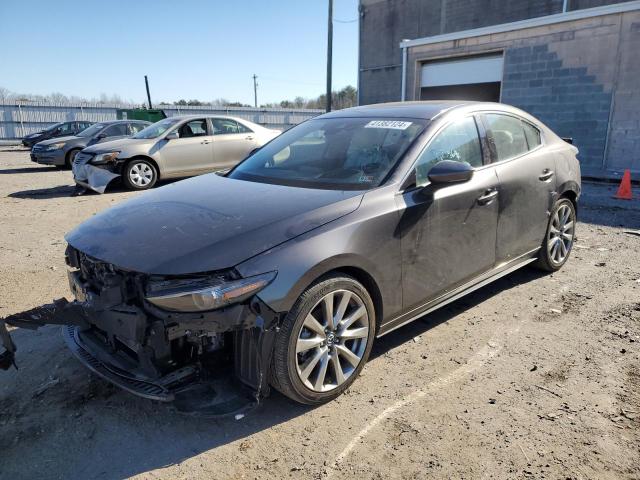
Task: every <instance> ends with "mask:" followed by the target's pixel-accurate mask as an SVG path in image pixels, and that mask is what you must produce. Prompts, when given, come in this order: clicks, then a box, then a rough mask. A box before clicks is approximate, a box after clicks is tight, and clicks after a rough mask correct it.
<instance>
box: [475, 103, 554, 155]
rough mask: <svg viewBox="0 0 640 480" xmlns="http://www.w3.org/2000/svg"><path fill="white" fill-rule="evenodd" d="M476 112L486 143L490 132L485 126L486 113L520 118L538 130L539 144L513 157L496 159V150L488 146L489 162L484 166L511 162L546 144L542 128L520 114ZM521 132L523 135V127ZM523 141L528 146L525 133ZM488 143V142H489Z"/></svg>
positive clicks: (488, 111)
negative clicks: (482, 126) (484, 131)
mask: <svg viewBox="0 0 640 480" xmlns="http://www.w3.org/2000/svg"><path fill="white" fill-rule="evenodd" d="M476 113H477V114H478V116H479V117H480V118H481V120H482V123H483V125H484V128H485V130H486V132H487V143H488V144H489V139H490V135H489V132H491V129H490V128H489V127H488V126H487V120H486V118H485V116H486V114H496V115H503V116H507V117H513V118H515V119H517V120H520V122H526V123H528V124H529V125H531V126H532V127H534V128H535V129H536V130H538V132H540V145H538V146H537V147H536V148H534V149H532V150H527V151H526V152H523V153H521V154H519V155H516V156H515V157H511V158H505V159H504V160H497V156H496V155H497V152H495V151H494V149H493V148H491V147H490V148H489V151H490V154H491V162H490V163H489V164H488V165H486V166H493V165H502V164H503V163H507V162H511V161H513V160H517V159H519V158H522V157H524V156H525V155H529V154H530V153H532V152H535V151H537V150H539V149H541V148H542V147H544V146H545V145H546V143H545V138H544V135H543V133H542V130H541V129H540V128H538V127H537V126H536V125H534V124H533V123H531V122H530V121H528V120H525V119H524V118H522V117H521V116H520V115H517V114H515V113H511V112H503V111H500V110H481V111H479V112H476ZM522 134H523V135H524V129H523V131H522ZM525 142H526V143H527V148H529V141H528V140H527V137H526V135H525ZM489 145H490V144H489Z"/></svg>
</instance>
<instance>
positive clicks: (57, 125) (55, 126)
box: [43, 122, 64, 132]
mask: <svg viewBox="0 0 640 480" xmlns="http://www.w3.org/2000/svg"><path fill="white" fill-rule="evenodd" d="M63 123H64V122H59V123H56V124H54V125H51V126H50V127H49V128H46V129H44V130H43V132H51V131H53V130H55V129H56V128H58V127H59V126H60V125H62V124H63Z"/></svg>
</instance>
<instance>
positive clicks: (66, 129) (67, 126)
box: [58, 122, 75, 133]
mask: <svg viewBox="0 0 640 480" xmlns="http://www.w3.org/2000/svg"><path fill="white" fill-rule="evenodd" d="M74 127H75V123H74V122H71V123H63V124H62V125H60V126H59V127H58V131H59V132H60V133H71V132H73V131H74V130H75V129H74Z"/></svg>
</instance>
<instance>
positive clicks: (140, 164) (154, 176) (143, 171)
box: [122, 159, 158, 190]
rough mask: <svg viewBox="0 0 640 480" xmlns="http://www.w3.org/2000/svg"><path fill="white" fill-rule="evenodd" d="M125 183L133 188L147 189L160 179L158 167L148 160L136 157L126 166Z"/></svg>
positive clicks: (123, 176)
mask: <svg viewBox="0 0 640 480" xmlns="http://www.w3.org/2000/svg"><path fill="white" fill-rule="evenodd" d="M122 178H123V181H124V184H125V186H126V187H127V188H129V189H131V190H146V189H147V188H151V187H153V186H154V185H155V183H156V180H158V172H157V171H156V167H155V166H154V165H153V164H152V163H151V162H148V161H147V160H143V159H134V160H131V161H129V163H127V165H126V166H125V167H124V172H123V175H122Z"/></svg>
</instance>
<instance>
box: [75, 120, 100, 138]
mask: <svg viewBox="0 0 640 480" xmlns="http://www.w3.org/2000/svg"><path fill="white" fill-rule="evenodd" d="M104 127H105V124H104V123H95V124H93V125H91V126H90V127H89V128H85V129H84V130H82V131H81V132H80V133H77V134H76V135H77V136H78V137H93V136H94V135H95V134H96V133H98V132H99V131H100V130H102V129H103V128H104Z"/></svg>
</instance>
